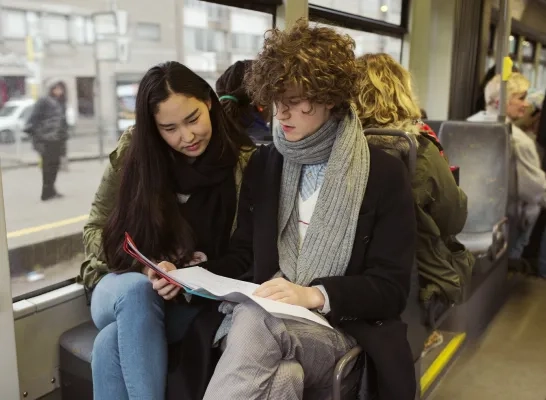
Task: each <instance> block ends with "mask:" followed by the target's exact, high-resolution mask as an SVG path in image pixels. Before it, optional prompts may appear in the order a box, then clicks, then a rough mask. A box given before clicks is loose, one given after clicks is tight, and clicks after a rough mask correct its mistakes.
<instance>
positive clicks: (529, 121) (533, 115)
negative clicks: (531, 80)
mask: <svg viewBox="0 0 546 400" xmlns="http://www.w3.org/2000/svg"><path fill="white" fill-rule="evenodd" d="M526 100H527V104H528V105H529V106H528V107H527V108H526V109H525V113H524V114H523V116H522V117H520V118H518V119H516V120H515V121H514V123H515V124H516V125H517V127H518V128H520V129H521V130H522V131H523V132H525V133H526V134H527V135H529V137H530V138H531V139H533V141H534V142H535V144H536V146H537V151H538V154H539V156H540V159H541V160H542V155H543V154H544V150H543V149H542V146H540V145H539V144H538V143H537V136H538V129H539V123H540V116H541V109H542V103H543V102H544V92H543V91H542V90H537V89H529V90H528V91H527V98H526Z"/></svg>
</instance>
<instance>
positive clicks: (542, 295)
mask: <svg viewBox="0 0 546 400" xmlns="http://www.w3.org/2000/svg"><path fill="white" fill-rule="evenodd" d="M517 282H518V283H516V284H515V286H514V287H513V288H512V290H511V292H510V295H509V297H508V300H507V301H506V303H505V305H504V306H503V307H502V309H501V310H500V311H499V313H498V314H497V316H496V317H495V319H494V320H493V322H492V323H491V325H490V326H489V328H488V329H487V331H486V332H485V333H484V334H483V336H482V338H481V339H480V340H479V341H478V342H475V343H465V345H464V348H463V350H462V352H461V355H460V357H458V358H457V360H456V361H455V362H454V363H453V365H451V367H450V368H449V370H448V371H447V373H446V374H445V375H444V376H443V378H442V379H441V380H440V382H439V384H438V385H437V386H436V388H435V389H434V390H433V391H432V393H431V394H430V396H428V399H427V400H463V399H464V400H489V399H495V400H515V399H517V400H546V318H544V317H545V314H546V280H540V279H534V278H527V279H520V280H518V281H517ZM445 339H446V340H447V339H449V338H447V337H446V338H445ZM42 399H43V400H61V396H60V393H59V391H55V392H54V393H51V394H49V395H47V396H45V397H43V398H42Z"/></svg>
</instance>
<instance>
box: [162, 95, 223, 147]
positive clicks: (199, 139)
mask: <svg viewBox="0 0 546 400" xmlns="http://www.w3.org/2000/svg"><path fill="white" fill-rule="evenodd" d="M210 108H211V102H210V100H209V101H207V102H203V101H201V100H198V99H196V98H195V97H188V96H186V95H183V94H172V95H171V96H170V97H169V98H168V99H167V100H165V101H164V102H162V103H159V107H158V111H157V113H156V114H155V122H156V125H157V129H158V130H159V134H160V135H161V137H162V138H163V140H165V142H167V144H168V145H169V146H171V147H172V148H173V149H174V150H176V151H178V152H180V153H182V154H184V155H185V156H187V157H190V158H195V157H199V156H200V155H201V154H203V153H204V152H205V150H206V149H207V146H208V144H209V142H210V138H211V136H212V124H211V122H210Z"/></svg>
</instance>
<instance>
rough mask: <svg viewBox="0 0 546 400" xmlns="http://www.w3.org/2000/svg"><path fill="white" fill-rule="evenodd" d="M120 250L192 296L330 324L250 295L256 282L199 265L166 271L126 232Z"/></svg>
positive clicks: (311, 314)
mask: <svg viewBox="0 0 546 400" xmlns="http://www.w3.org/2000/svg"><path fill="white" fill-rule="evenodd" d="M124 250H125V251H126V252H127V253H128V254H130V255H131V256H132V257H134V258H135V259H136V260H138V261H139V262H141V263H143V264H144V265H146V266H148V267H149V268H152V269H153V270H154V271H156V272H157V273H158V274H159V275H160V276H162V277H164V278H165V279H167V280H168V281H169V282H171V283H173V284H175V285H177V286H180V287H181V288H183V289H184V290H186V292H188V293H190V294H192V295H197V296H202V297H206V298H210V299H213V300H226V301H231V302H234V303H241V302H243V301H248V300H252V301H254V302H255V303H256V304H258V305H259V306H260V307H262V308H263V309H264V310H266V311H267V312H269V313H271V314H273V315H275V316H276V317H279V318H289V319H296V320H298V321H301V322H306V323H310V322H311V323H317V324H320V325H323V326H326V327H329V328H331V327H332V326H331V325H330V324H329V323H328V321H326V319H325V318H324V317H322V316H320V315H318V314H317V313H314V312H312V311H310V310H308V309H306V308H305V307H301V306H295V305H292V304H286V303H281V302H278V301H274V300H269V299H264V298H262V297H258V296H254V292H255V291H256V289H257V288H258V287H259V285H257V284H255V283H251V282H245V281H240V280H237V279H231V278H226V277H223V276H220V275H216V274H213V273H212V272H210V271H207V270H206V269H204V268H201V267H187V268H182V269H177V270H174V271H169V272H168V273H167V272H165V271H163V270H162V269H161V268H159V267H158V266H157V265H156V264H155V263H154V262H152V261H150V260H149V259H148V258H146V257H145V256H144V255H143V254H142V253H140V252H139V251H138V249H137V248H136V245H135V244H134V243H133V241H132V239H131V238H130V236H129V235H126V240H125V244H124Z"/></svg>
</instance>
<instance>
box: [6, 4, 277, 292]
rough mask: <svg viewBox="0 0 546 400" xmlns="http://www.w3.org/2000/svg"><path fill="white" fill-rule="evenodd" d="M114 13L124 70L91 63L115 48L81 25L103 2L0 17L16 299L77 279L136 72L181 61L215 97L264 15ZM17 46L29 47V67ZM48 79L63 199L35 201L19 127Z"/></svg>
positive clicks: (35, 171) (158, 7)
mask: <svg viewBox="0 0 546 400" xmlns="http://www.w3.org/2000/svg"><path fill="white" fill-rule="evenodd" d="M0 2H1V0H0ZM16 3H17V1H15V2H14V1H13V0H12V1H10V4H16ZM84 3H85V4H84ZM106 3H108V2H106ZM118 3H119V4H118V7H119V8H120V9H121V10H124V11H127V13H128V15H127V16H128V21H129V22H128V23H129V25H128V26H127V37H125V38H123V39H121V40H119V43H121V44H122V43H128V52H127V53H128V54H129V59H128V60H127V62H123V60H121V59H119V60H112V61H101V62H99V61H97V60H96V59H95V55H96V54H97V53H96V49H97V48H96V47H95V45H96V46H97V47H99V46H100V47H102V48H104V47H105V46H104V43H105V42H104V40H106V39H110V40H111V42H110V43H117V41H116V38H111V37H108V38H105V37H102V36H100V35H95V26H94V23H93V20H92V19H91V16H92V15H93V14H95V13H104V12H105V11H106V10H108V7H106V6H107V5H106V6H105V3H104V2H101V1H87V2H83V3H82V2H81V1H80V2H77V1H75V0H40V1H27V2H26V3H25V10H19V9H15V8H3V9H2V13H1V20H0V31H1V34H2V36H3V37H4V38H5V43H4V47H5V49H3V50H2V49H0V56H1V57H0V166H1V173H2V178H3V182H4V193H3V196H4V201H5V209H6V226H7V231H8V246H9V249H10V253H9V258H10V271H11V276H12V281H11V282H12V293H13V295H14V296H15V297H18V296H23V297H26V296H30V295H32V293H35V292H34V291H36V290H38V291H39V290H46V291H47V290H51V288H52V287H53V286H54V285H57V284H59V283H62V282H65V281H67V280H69V279H72V278H75V277H76V276H77V275H78V274H79V271H80V266H81V263H82V261H83V243H82V230H83V227H84V225H85V224H86V222H87V219H88V214H89V212H90V209H91V203H92V202H93V198H94V196H95V192H96V190H97V188H98V186H99V183H100V182H101V177H102V174H103V172H104V169H105V167H106V165H107V163H108V155H109V154H110V152H111V151H112V150H113V149H115V147H116V144H117V139H118V135H119V134H121V133H122V132H123V130H124V129H125V128H127V127H128V126H130V125H132V124H133V123H134V120H135V95H136V93H137V90H138V85H139V82H140V80H141V79H142V76H143V75H144V73H145V72H146V71H147V70H148V69H149V68H151V67H152V66H154V65H156V64H158V63H161V62H165V61H167V60H173V59H177V58H178V57H180V58H179V59H180V61H182V62H184V63H185V64H186V65H188V66H189V67H190V68H192V69H193V70H194V71H195V72H196V73H198V74H199V75H201V76H202V77H203V78H204V79H205V80H206V81H207V82H209V83H210V84H211V86H212V87H214V86H215V83H216V80H217V78H218V76H220V74H222V73H223V72H224V71H225V69H226V68H227V67H228V66H230V65H231V64H232V63H233V62H234V61H236V60H242V59H251V58H254V57H255V56H256V54H257V52H258V51H259V50H260V48H261V46H262V43H263V35H264V33H265V31H266V30H267V29H270V28H271V27H272V23H273V17H272V15H270V14H265V13H260V12H254V11H250V10H244V9H239V8H232V7H226V6H221V5H217V4H213V3H209V2H203V1H199V0H184V1H182V0H180V1H179V2H178V3H177V2H175V1H164V2H153V1H144V0H135V1H124V2H118ZM4 6H5V4H4ZM176 6H178V7H176ZM177 18H179V20H177ZM27 36H30V37H31V38H32V39H33V44H34V53H35V59H34V62H30V61H29V57H28V54H27V42H26V40H25V39H26V37H27ZM59 43H62V44H59ZM42 44H45V45H42ZM91 44H93V45H91ZM101 44H102V45H101ZM179 46H180V48H179ZM115 53H116V52H115V51H114V47H112V54H113V55H115ZM59 80H60V81H62V82H64V83H65V84H66V87H67V103H66V121H67V124H68V126H69V129H68V131H69V138H68V140H67V141H66V143H64V144H65V145H66V150H63V149H62V147H61V149H60V151H61V152H62V153H63V162H62V163H61V169H60V171H59V173H58V175H57V178H56V183H55V188H56V190H57V191H58V192H59V193H61V194H62V195H64V196H63V197H62V198H54V199H51V200H49V201H42V200H41V194H42V172H43V169H42V165H43V164H44V163H43V162H42V157H41V155H39V154H38V153H37V152H36V150H35V149H34V147H33V145H32V141H31V140H30V138H29V136H28V135H27V134H26V133H25V132H23V127H24V126H25V123H26V121H27V120H28V117H29V115H31V112H30V110H31V109H32V108H33V106H34V105H35V103H36V99H38V98H40V97H42V96H45V95H47V94H48V92H49V88H50V85H51V84H53V83H54V82H56V81H59ZM34 95H36V96H34ZM41 117H42V118H43V117H45V116H44V115H42V116H41ZM39 121H40V120H39ZM101 138H102V140H100V139H101ZM101 142H102V146H101ZM63 147H64V146H63ZM101 156H102V157H103V159H102V161H101V159H100V157H101ZM66 160H68V161H66Z"/></svg>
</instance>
